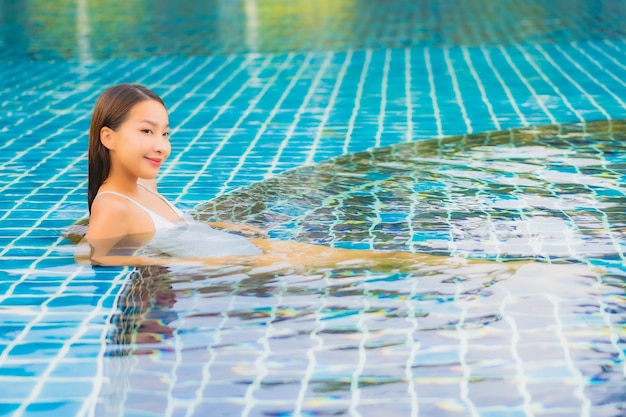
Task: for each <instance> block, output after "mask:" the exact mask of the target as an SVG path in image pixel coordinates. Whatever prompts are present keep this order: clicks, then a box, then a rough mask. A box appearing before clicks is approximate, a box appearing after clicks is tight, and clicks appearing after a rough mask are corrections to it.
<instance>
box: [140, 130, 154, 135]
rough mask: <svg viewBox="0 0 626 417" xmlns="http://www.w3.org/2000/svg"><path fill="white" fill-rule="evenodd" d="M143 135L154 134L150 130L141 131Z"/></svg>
mask: <svg viewBox="0 0 626 417" xmlns="http://www.w3.org/2000/svg"><path fill="white" fill-rule="evenodd" d="M141 131H142V133H146V134H148V135H150V134H152V130H150V129H141Z"/></svg>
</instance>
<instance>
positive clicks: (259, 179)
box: [0, 0, 626, 417]
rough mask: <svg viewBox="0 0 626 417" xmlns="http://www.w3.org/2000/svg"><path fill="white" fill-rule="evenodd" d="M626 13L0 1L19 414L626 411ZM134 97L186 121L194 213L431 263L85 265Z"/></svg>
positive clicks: (13, 397) (5, 395)
mask: <svg viewBox="0 0 626 417" xmlns="http://www.w3.org/2000/svg"><path fill="white" fill-rule="evenodd" d="M316 6H318V7H316ZM623 15H624V4H623V2H620V1H609V0H605V1H598V2H575V4H574V3H572V2H571V1H570V2H565V1H555V2H550V3H549V4H548V5H544V4H543V3H542V2H538V1H528V2H524V3H523V4H518V2H513V1H503V2H497V4H494V5H487V4H485V3H484V2H479V1H464V2H461V1H445V2H407V1H399V0H394V1H385V2H382V1H368V2H363V1H356V0H340V1H333V2H329V1H323V0H320V2H319V4H316V5H313V4H312V3H310V2H304V1H296V2H289V5H287V4H286V3H284V2H279V1H264V2H258V1H254V0H246V1H232V2H230V1H229V2H223V1H218V2H214V4H213V3H211V5H210V7H209V6H208V5H207V4H205V3H204V2H187V3H185V6H180V7H178V6H177V7H172V5H171V4H169V3H167V2H162V1H157V2H141V1H138V2H135V3H133V4H126V3H124V4H122V3H119V2H108V3H107V5H104V4H100V3H92V2H89V1H87V0H81V1H78V2H71V3H67V4H66V3H65V2H61V3H58V4H57V3H56V2H55V4H54V5H51V4H49V3H48V2H42V1H36V0H31V1H17V2H0V22H2V25H1V28H0V39H1V42H0V48H1V50H0V56H2V57H3V60H2V63H1V64H0V106H1V107H2V110H3V111H2V112H0V135H2V139H3V140H2V143H1V144H0V147H1V148H2V150H3V151H4V152H2V154H1V155H0V172H1V173H2V174H3V175H1V176H0V190H1V195H2V199H1V200H0V204H2V208H3V210H2V214H1V216H0V241H1V246H0V254H1V256H2V268H0V288H1V289H2V291H0V314H1V318H2V319H1V321H0V328H1V331H0V415H11V416H13V415H15V416H31V415H63V416H65V415H77V416H100V415H107V416H108V415H113V416H122V415H124V416H153V415H168V416H178V415H187V416H204V415H212V416H214V415H215V416H217V415H223V416H240V415H241V416H264V415H271V416H287V415H293V416H305V415H350V416H368V415H381V414H382V415H407V416H408V415H411V416H418V415H421V416H468V415H469V416H518V415H519V416H522V415H523V416H535V415H536V416H544V415H545V416H572V415H577V416H578V415H580V416H594V417H595V416H620V415H624V413H625V412H626V396H625V394H624V393H625V392H626V382H625V379H626V362H625V357H624V356H625V349H626V342H625V341H626V327H625V326H626V310H625V308H624V305H625V294H624V279H625V277H626V269H625V266H624V265H625V262H624V259H625V258H624V247H625V243H624V242H625V240H624V233H625V232H624V231H625V230H626V229H625V227H626V226H625V224H626V223H625V219H624V207H625V204H624V198H625V193H624V187H623V184H624V175H625V171H624V166H625V165H624V152H623V151H624V149H623V148H624V139H626V128H625V127H624V122H623V120H624V119H626V105H625V103H624V100H626V99H625V98H624V97H626V94H624V93H625V92H626V83H625V82H624V81H623V80H625V79H626V65H625V64H624V62H626V59H624V58H625V55H626V42H625V40H626V34H625V33H624V26H623V24H622V22H621V19H620V16H623ZM120 82H137V83H142V84H145V85H147V86H149V87H151V88H152V89H154V90H155V91H156V92H157V93H159V94H160V95H161V96H162V97H163V99H164V100H165V102H166V104H167V105H168V108H169V110H170V113H171V116H170V122H171V124H172V126H173V130H172V133H173V136H172V143H173V152H172V157H171V158H170V161H169V162H168V164H167V166H165V167H164V169H163V172H162V175H161V176H160V178H159V184H160V185H159V187H160V190H161V192H162V193H163V194H165V195H166V196H167V197H168V198H170V199H171V200H173V201H175V202H176V203H177V205H179V206H180V207H181V208H183V209H187V210H190V211H192V212H193V213H194V215H195V216H196V217H197V218H201V219H211V220H213V219H223V220H236V221H243V222H249V223H253V224H256V225H259V226H262V227H264V228H266V229H267V230H269V232H270V234H271V235H272V236H273V237H274V238H280V239H289V240H297V241H302V242H309V243H318V244H322V245H330V246H335V247H345V248H352V249H376V250H403V251H409V252H416V253H427V254H432V255H433V256H434V258H433V259H434V261H433V265H430V266H422V267H420V268H415V269H411V270H404V269H397V268H394V267H393V265H392V266H391V267H389V266H388V267H387V268H363V267H358V266H356V265H344V266H343V267H341V268H337V269H334V270H329V269H323V268H312V269H310V270H309V271H307V272H306V273H305V272H302V271H294V270H289V269H276V270H271V269H266V270H262V269H257V270H252V271H250V270H246V269H243V268H231V269H225V268H213V269H210V268H199V267H198V266H196V265H187V266H185V267H177V268H173V267H172V268H144V269H132V268H92V267H88V266H82V265H77V264H75V263H74V261H73V250H74V245H73V244H72V243H71V242H70V241H69V240H68V239H66V238H65V237H64V236H63V234H64V231H65V230H67V228H68V227H69V226H71V225H72V224H73V223H74V222H75V221H77V220H78V219H81V218H84V217H85V215H86V137H87V135H86V131H87V128H88V123H89V116H90V111H91V109H92V106H93V103H94V100H95V98H96V97H97V96H98V94H99V93H100V92H101V91H102V90H103V89H104V88H106V87H108V86H110V85H113V84H116V83H120ZM464 258H467V259H470V260H473V262H472V263H470V264H468V265H464V264H461V263H458V262H457V263H455V264H452V265H451V264H450V263H448V262H449V260H450V259H464ZM483 260H486V261H487V262H481V261H483ZM494 261H495V262H494ZM520 261H522V262H525V264H524V265H521V264H520V263H519V262H520Z"/></svg>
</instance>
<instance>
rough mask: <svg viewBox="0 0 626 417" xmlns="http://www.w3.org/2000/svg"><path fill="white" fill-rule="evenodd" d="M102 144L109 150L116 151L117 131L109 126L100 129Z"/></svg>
mask: <svg viewBox="0 0 626 417" xmlns="http://www.w3.org/2000/svg"><path fill="white" fill-rule="evenodd" d="M100 143H102V145H103V146H104V147H105V148H107V149H108V150H112V149H115V131H114V130H113V129H111V128H110V127H107V126H104V127H103V128H102V129H100Z"/></svg>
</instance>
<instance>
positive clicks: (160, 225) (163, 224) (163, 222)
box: [96, 191, 178, 232]
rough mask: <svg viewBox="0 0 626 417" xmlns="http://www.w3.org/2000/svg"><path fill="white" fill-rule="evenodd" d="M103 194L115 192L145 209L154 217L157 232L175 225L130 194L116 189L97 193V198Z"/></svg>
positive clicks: (114, 193) (151, 217) (153, 221)
mask: <svg viewBox="0 0 626 417" xmlns="http://www.w3.org/2000/svg"><path fill="white" fill-rule="evenodd" d="M101 194H113V195H116V196H119V197H123V198H125V199H127V200H128V201H130V202H132V203H133V204H135V205H136V206H137V207H139V208H141V209H142V210H143V211H145V212H146V213H147V214H148V216H150V219H152V223H153V224H154V230H155V232H157V231H159V230H163V229H171V228H172V227H173V226H174V223H172V222H170V221H169V220H167V219H166V218H164V217H162V216H160V215H159V214H157V213H155V212H154V211H152V210H150V209H149V208H147V207H146V206H144V205H143V204H141V203H140V202H138V201H136V200H135V199H132V198H130V197H129V196H127V195H125V194H122V193H118V192H116V191H100V192H98V194H97V195H96V198H97V197H98V196H99V195H101ZM166 201H167V200H166ZM176 213H177V214H178V211H176Z"/></svg>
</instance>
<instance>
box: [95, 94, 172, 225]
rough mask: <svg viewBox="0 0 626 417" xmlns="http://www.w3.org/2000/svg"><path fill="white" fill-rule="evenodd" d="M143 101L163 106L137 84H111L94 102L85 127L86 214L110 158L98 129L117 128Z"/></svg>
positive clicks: (106, 174)
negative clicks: (89, 118) (86, 136)
mask: <svg viewBox="0 0 626 417" xmlns="http://www.w3.org/2000/svg"><path fill="white" fill-rule="evenodd" d="M146 100H155V101H157V102H159V103H161V104H163V107H165V104H164V103H163V100H161V97H159V96H158V95H157V94H156V93H154V92H153V91H151V90H149V89H147V88H146V87H144V86H142V85H137V84H120V85H116V86H114V87H111V88H109V89H108V90H106V91H105V92H104V93H102V95H100V97H99V98H98V100H97V101H96V105H95V107H94V109H93V115H92V117H91V125H90V127H89V152H88V155H89V157H88V158H89V162H88V165H89V167H88V170H89V173H88V178H89V184H88V186H87V206H88V207H89V212H90V213H91V205H92V203H93V200H94V198H96V194H97V193H98V189H100V186H101V185H102V183H103V182H104V181H105V180H106V179H107V177H108V176H109V173H110V171H111V157H110V154H109V150H108V149H107V148H106V147H105V146H104V145H103V144H102V142H101V141H100V131H101V130H102V128H103V127H108V128H110V129H112V130H117V129H118V128H119V126H120V125H121V124H122V123H124V121H125V120H126V118H127V117H128V114H129V113H130V111H131V109H132V108H133V106H135V104H137V103H140V102H142V101H146Z"/></svg>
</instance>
